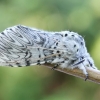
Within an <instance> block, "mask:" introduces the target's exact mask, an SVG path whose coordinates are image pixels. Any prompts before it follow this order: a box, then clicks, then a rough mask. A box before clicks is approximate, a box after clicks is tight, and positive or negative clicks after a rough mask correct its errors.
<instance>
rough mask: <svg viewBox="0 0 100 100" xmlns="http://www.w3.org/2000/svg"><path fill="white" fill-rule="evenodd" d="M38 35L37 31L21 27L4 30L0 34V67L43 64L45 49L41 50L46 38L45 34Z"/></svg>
mask: <svg viewBox="0 0 100 100" xmlns="http://www.w3.org/2000/svg"><path fill="white" fill-rule="evenodd" d="M39 33H40V32H39V30H36V29H33V28H29V27H25V26H21V25H18V26H14V27H10V28H7V29H6V30H4V31H3V32H2V33H1V34H0V66H12V67H13V66H15V67H17V66H19V67H21V66H29V65H36V64H40V63H45V61H44V58H45V55H44V50H45V51H46V49H47V48H43V45H44V44H45V41H46V39H47V38H46V34H45V33H42V34H39ZM49 51H50V50H48V53H49V54H51V51H50V52H49ZM46 58H48V57H46Z"/></svg>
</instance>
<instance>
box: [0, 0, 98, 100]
mask: <svg viewBox="0 0 100 100" xmlns="http://www.w3.org/2000/svg"><path fill="white" fill-rule="evenodd" d="M17 24H22V25H26V26H31V27H36V28H39V29H43V30H48V31H62V30H70V31H74V32H78V33H79V34H81V35H82V36H83V37H84V38H85V40H86V44H87V48H88V51H89V52H90V54H91V56H92V57H93V59H94V61H95V64H96V66H97V67H98V69H100V0H0V31H3V30H4V29H5V28H7V27H10V26H14V25H17ZM0 100H100V87H99V85H98V84H95V83H92V82H88V81H87V82H85V81H84V80H82V79H79V78H76V77H73V76H69V75H66V74H63V73H60V72H57V71H53V70H51V69H49V68H46V67H43V66H32V67H26V68H8V67H0Z"/></svg>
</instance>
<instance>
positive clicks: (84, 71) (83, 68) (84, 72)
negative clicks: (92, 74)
mask: <svg viewBox="0 0 100 100" xmlns="http://www.w3.org/2000/svg"><path fill="white" fill-rule="evenodd" d="M78 68H79V69H80V70H82V71H83V74H84V75H85V76H86V78H85V81H86V80H87V79H88V77H89V76H88V73H87V71H86V69H85V67H84V65H83V64H80V65H79V66H78Z"/></svg>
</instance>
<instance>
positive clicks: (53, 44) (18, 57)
mask: <svg viewBox="0 0 100 100" xmlns="http://www.w3.org/2000/svg"><path fill="white" fill-rule="evenodd" d="M44 63H51V64H55V66H54V68H56V67H57V66H59V67H61V68H72V69H73V68H75V67H78V68H79V69H80V70H82V71H83V73H84V74H85V75H86V79H87V78H88V73H87V71H86V68H85V67H92V68H94V69H97V68H96V67H95V65H94V61H93V59H92V58H91V56H90V54H89V53H88V52H87V48H86V46H85V41H84V39H83V37H82V36H81V35H79V34H78V33H75V32H70V31H61V32H48V31H43V30H39V29H35V28H31V27H26V26H23V25H17V26H13V27H9V28H7V29H5V30H4V31H3V32H1V33H0V66H11V67H23V66H24V67H25V66H31V65H40V64H44Z"/></svg>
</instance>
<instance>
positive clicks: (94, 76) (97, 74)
mask: <svg viewBox="0 0 100 100" xmlns="http://www.w3.org/2000/svg"><path fill="white" fill-rule="evenodd" d="M44 66H46V67H49V68H53V67H54V65H51V64H44ZM55 70H57V71H60V72H63V73H66V74H69V75H72V76H75V77H79V78H82V79H85V77H86V76H85V75H84V74H83V72H82V71H81V70H80V69H78V68H75V69H67V68H65V69H62V68H59V67H58V68H56V69H55ZM86 70H87V72H88V74H89V77H88V79H87V80H89V81H92V82H95V83H97V84H100V71H99V70H96V69H92V68H90V67H86Z"/></svg>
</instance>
